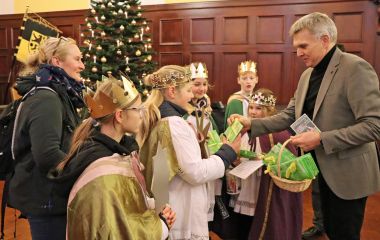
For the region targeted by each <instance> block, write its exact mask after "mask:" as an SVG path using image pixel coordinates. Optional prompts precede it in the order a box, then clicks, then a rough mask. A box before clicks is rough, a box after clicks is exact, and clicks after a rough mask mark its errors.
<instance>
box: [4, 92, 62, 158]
mask: <svg viewBox="0 0 380 240" xmlns="http://www.w3.org/2000/svg"><path fill="white" fill-rule="evenodd" d="M37 89H46V90H50V91H52V92H54V93H55V94H57V92H56V91H54V90H53V89H52V88H50V87H46V86H40V87H33V88H32V89H30V90H29V92H27V93H26V94H25V95H24V96H23V97H22V99H21V103H20V105H19V106H18V108H17V113H16V117H15V122H14V125H13V131H12V144H11V153H12V159H13V160H15V154H14V145H15V135H16V129H17V123H18V119H19V117H20V112H21V109H22V105H23V103H24V101H25V100H26V98H27V97H28V96H29V95H31V93H34V91H35V90H37Z"/></svg>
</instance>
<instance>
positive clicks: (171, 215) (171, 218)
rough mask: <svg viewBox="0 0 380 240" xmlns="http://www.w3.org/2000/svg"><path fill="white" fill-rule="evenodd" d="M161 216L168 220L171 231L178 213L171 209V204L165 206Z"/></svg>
mask: <svg viewBox="0 0 380 240" xmlns="http://www.w3.org/2000/svg"><path fill="white" fill-rule="evenodd" d="M161 216H162V217H163V218H164V219H165V220H166V224H167V225H168V228H169V230H170V229H171V228H172V227H173V224H174V222H175V220H176V213H175V212H174V211H173V209H171V207H170V205H169V204H166V205H165V206H164V209H163V210H162V211H161Z"/></svg>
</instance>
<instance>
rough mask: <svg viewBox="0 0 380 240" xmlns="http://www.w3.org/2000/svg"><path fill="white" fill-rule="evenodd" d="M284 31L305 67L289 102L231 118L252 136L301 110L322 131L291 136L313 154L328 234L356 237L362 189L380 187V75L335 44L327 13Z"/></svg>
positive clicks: (344, 239) (286, 122)
mask: <svg viewBox="0 0 380 240" xmlns="http://www.w3.org/2000/svg"><path fill="white" fill-rule="evenodd" d="M290 35H291V36H292V37H293V45H294V47H295V48H296V49H297V56H298V57H300V58H301V59H302V60H303V61H304V63H305V65H306V66H307V67H309V68H308V69H306V70H305V71H304V72H303V74H302V75H301V77H300V80H299V83H298V87H297V90H296V92H295V94H294V97H293V98H292V99H291V101H290V102H289V105H288V107H287V108H286V109H285V110H283V111H282V112H280V113H279V114H277V115H275V116H272V117H269V118H263V119H252V120H249V119H247V118H244V117H242V116H239V115H232V116H231V117H230V119H229V121H232V120H234V119H235V118H237V119H239V120H240V121H241V122H242V123H243V125H244V126H245V128H246V129H249V128H250V129H251V135H252V137H256V136H260V135H262V134H266V133H269V132H278V131H281V130H284V129H286V128H288V127H289V126H290V125H291V124H292V123H293V122H294V121H295V120H296V119H298V118H299V117H300V116H301V115H302V114H304V113H305V114H307V115H308V116H309V117H310V119H312V120H313V122H314V123H315V124H316V125H317V126H318V128H319V129H320V130H321V132H318V131H309V132H305V133H301V134H298V135H296V136H294V137H292V139H293V140H292V143H293V144H295V145H297V146H299V147H301V148H302V149H303V150H305V151H310V152H311V153H312V154H313V156H314V159H316V163H317V165H318V168H319V170H320V173H321V174H319V178H318V181H319V185H320V192H321V204H322V212H323V220H324V225H325V230H326V233H327V235H328V237H329V238H330V240H350V239H353V240H354V239H360V230H361V227H362V223H363V219H364V210H365V205H366V200H367V196H369V195H371V194H373V193H375V192H378V191H380V171H379V162H378V158H377V153H376V146H375V141H376V140H378V139H380V91H379V79H378V77H377V75H376V72H375V71H374V69H373V68H372V67H371V65H370V64H369V63H367V62H366V61H365V60H363V59H361V58H360V57H358V56H355V55H352V54H349V53H343V52H342V51H340V50H339V49H338V48H337V47H336V41H337V29H336V26H335V24H334V22H333V21H332V20H331V19H330V18H329V17H328V16H327V15H325V14H322V13H311V14H308V15H306V16H304V17H302V18H300V19H299V20H297V21H296V22H295V23H294V24H293V25H292V27H291V29H290Z"/></svg>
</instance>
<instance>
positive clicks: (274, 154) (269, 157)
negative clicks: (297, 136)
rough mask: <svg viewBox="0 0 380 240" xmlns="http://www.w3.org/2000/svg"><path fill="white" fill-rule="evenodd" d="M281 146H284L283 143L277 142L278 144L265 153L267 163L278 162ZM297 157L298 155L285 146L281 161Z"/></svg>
mask: <svg viewBox="0 0 380 240" xmlns="http://www.w3.org/2000/svg"><path fill="white" fill-rule="evenodd" d="M281 147H282V144H281V143H277V144H276V145H274V146H273V147H272V149H271V150H270V151H269V152H268V153H267V154H265V156H264V159H263V161H264V164H265V165H268V164H276V163H277V158H278V154H279V153H280V149H281ZM295 158H296V156H294V154H293V153H291V152H290V151H289V150H288V149H287V148H285V149H284V151H283V152H282V155H281V163H285V162H288V161H290V160H292V159H295ZM289 164H290V163H289Z"/></svg>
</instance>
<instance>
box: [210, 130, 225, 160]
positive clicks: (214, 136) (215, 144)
mask: <svg viewBox="0 0 380 240" xmlns="http://www.w3.org/2000/svg"><path fill="white" fill-rule="evenodd" d="M222 145H223V143H222V140H221V139H220V137H219V135H218V133H217V132H216V130H212V131H209V132H208V135H207V146H208V149H209V150H210V153H211V154H214V153H216V152H217V151H218V150H219V148H220V147H221V146H222Z"/></svg>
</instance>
